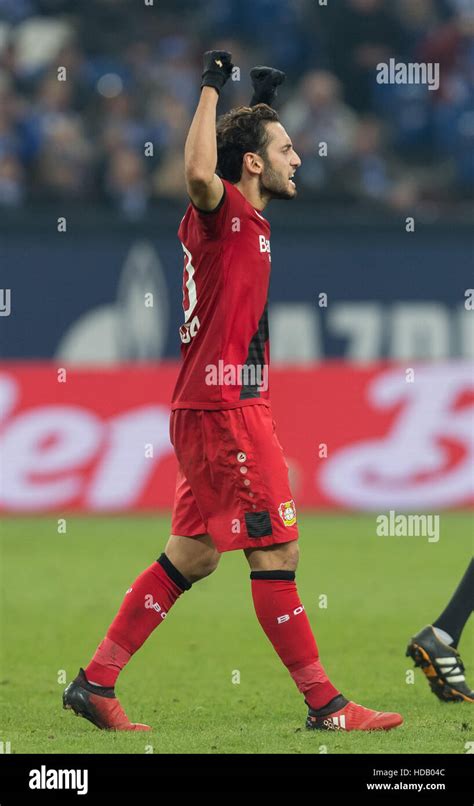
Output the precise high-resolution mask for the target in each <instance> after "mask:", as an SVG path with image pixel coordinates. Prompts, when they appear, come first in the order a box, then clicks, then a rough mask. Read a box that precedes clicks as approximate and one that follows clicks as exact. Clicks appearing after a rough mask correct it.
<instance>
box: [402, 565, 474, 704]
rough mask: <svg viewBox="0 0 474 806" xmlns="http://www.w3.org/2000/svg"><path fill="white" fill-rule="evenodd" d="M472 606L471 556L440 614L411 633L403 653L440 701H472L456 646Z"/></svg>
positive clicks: (473, 578) (473, 573) (473, 696)
mask: <svg viewBox="0 0 474 806" xmlns="http://www.w3.org/2000/svg"><path fill="white" fill-rule="evenodd" d="M473 609H474V560H471V562H470V563H469V565H468V567H467V570H466V573H465V574H464V576H463V578H462V579H461V582H460V583H459V585H458V587H457V588H456V590H455V592H454V594H453V596H452V597H451V599H450V600H449V602H448V604H447V605H446V607H445V609H444V610H443V612H442V613H441V615H440V616H439V617H438V618H437V619H436V621H434V622H433V624H428V625H427V626H426V627H423V629H422V630H420V632H418V633H417V634H416V635H414V636H413V638H412V639H411V641H410V643H409V644H408V647H407V651H406V654H407V655H408V656H409V657H411V658H413V660H414V661H415V666H420V667H421V669H422V671H423V672H424V674H425V675H426V679H427V680H428V683H429V685H430V688H431V690H432V692H433V694H435V695H436V696H437V697H438V698H439V699H440V700H442V701H444V702H474V691H472V689H471V688H470V686H468V684H467V682H466V678H465V676H464V664H463V662H462V660H461V656H460V654H459V651H458V649H457V647H458V644H459V641H460V638H461V634H462V631H463V629H464V626H465V624H466V621H467V620H468V618H469V616H470V615H471V613H472V611H473Z"/></svg>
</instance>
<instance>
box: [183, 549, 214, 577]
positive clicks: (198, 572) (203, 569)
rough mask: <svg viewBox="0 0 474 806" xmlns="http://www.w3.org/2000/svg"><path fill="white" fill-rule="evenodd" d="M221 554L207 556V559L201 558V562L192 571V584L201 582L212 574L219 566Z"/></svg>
mask: <svg viewBox="0 0 474 806" xmlns="http://www.w3.org/2000/svg"><path fill="white" fill-rule="evenodd" d="M219 559H220V554H219V552H218V551H216V552H215V553H214V554H207V555H206V557H201V558H200V560H199V562H197V563H196V565H195V566H194V567H193V569H192V570H191V572H190V573H191V577H192V579H190V580H189V581H190V582H199V580H200V579H204V578H205V577H208V576H209V575H210V574H212V573H213V572H214V571H215V570H216V568H217V566H218V565H219Z"/></svg>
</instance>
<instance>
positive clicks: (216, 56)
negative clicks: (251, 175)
mask: <svg viewBox="0 0 474 806" xmlns="http://www.w3.org/2000/svg"><path fill="white" fill-rule="evenodd" d="M232 66H233V65H232V62H231V54H230V53H227V52H226V51H222V50H214V51H212V50H211V51H207V53H205V54H204V72H203V74H202V84H201V88H202V89H201V97H200V99H199V103H198V105H197V109H196V112H195V114H194V118H193V121H192V123H191V127H190V129H189V133H188V136H187V139H186V144H185V147H184V170H185V177H186V187H187V190H188V194H189V196H190V198H191V200H192V202H193V203H194V204H195V205H196V207H199V209H200V210H214V209H215V208H216V207H217V205H218V204H219V202H220V200H221V199H222V195H223V193H224V186H223V184H222V180H221V179H219V177H218V176H217V174H216V172H215V171H216V166H217V140H216V107H217V101H218V99H219V92H220V90H221V89H222V87H223V86H224V84H225V82H226V81H227V79H228V78H229V76H230V74H231V72H232Z"/></svg>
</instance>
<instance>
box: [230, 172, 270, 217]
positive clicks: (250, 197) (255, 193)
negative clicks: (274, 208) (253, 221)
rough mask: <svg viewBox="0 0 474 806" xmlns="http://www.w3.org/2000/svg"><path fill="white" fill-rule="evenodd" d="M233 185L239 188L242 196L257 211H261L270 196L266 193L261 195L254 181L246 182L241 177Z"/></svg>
mask: <svg viewBox="0 0 474 806" xmlns="http://www.w3.org/2000/svg"><path fill="white" fill-rule="evenodd" d="M235 187H236V188H237V189H238V190H240V192H241V194H242V196H245V198H246V199H247V201H248V203H249V204H251V205H252V207H253V208H254V209H255V210H258V211H259V212H262V210H264V209H265V207H266V206H267V204H268V202H269V201H270V196H267V195H266V194H265V196H262V195H261V194H260V189H259V186H258V184H256V183H255V182H252V181H251V182H248V181H246V180H245V179H241V180H240V182H237V183H236V185H235Z"/></svg>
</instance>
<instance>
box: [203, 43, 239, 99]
mask: <svg viewBox="0 0 474 806" xmlns="http://www.w3.org/2000/svg"><path fill="white" fill-rule="evenodd" d="M231 59H232V53H228V52H227V51H226V50H207V51H206V53H205V54H204V62H203V63H204V72H203V74H202V83H201V89H202V88H203V87H214V89H215V90H217V93H220V91H221V89H222V87H223V86H224V84H225V82H226V81H227V79H228V78H229V77H230V75H231V73H232V68H233V66H234V65H233V64H232V62H231Z"/></svg>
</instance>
